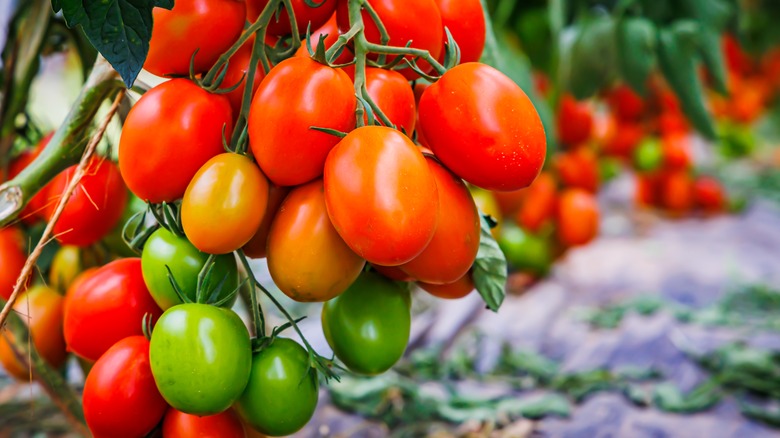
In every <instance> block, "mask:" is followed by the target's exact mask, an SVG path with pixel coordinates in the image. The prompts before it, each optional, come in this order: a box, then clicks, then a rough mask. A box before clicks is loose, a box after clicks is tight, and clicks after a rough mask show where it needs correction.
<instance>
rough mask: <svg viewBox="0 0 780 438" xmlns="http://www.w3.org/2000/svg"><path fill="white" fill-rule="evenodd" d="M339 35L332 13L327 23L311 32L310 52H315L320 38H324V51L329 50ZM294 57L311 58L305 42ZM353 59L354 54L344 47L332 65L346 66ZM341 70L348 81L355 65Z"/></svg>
mask: <svg viewBox="0 0 780 438" xmlns="http://www.w3.org/2000/svg"><path fill="white" fill-rule="evenodd" d="M339 35H341V32H340V31H339V25H338V23H337V21H336V14H335V13H334V14H333V15H331V17H330V18H329V19H328V21H326V22H325V24H323V25H322V26H320V27H319V28H317V29H315V30H312V31H311V48H312V50H316V48H317V44H319V42H320V38H322V37H325V40H324V41H323V43H324V44H325V49H330V48H331V47H333V45H334V44H335V43H336V41H338V39H339ZM295 56H301V57H311V56H310V54H309V48H308V46H307V45H306V40H303V42H302V43H301V47H300V48H299V49H298V51H296V52H295ZM354 57H355V55H354V53H352V51H351V50H350V49H349V47H345V48H344V50H343V51H342V52H341V54H340V55H339V56H338V57H337V58H336V59H334V60H333V64H335V65H339V64H347V63H349V62H350V61H351V60H352V59H353V58H354ZM341 69H342V70H344V72H345V73H346V74H347V76H349V78H350V79H354V78H355V65H354V64H352V65H348V66H346V67H342V68H341Z"/></svg>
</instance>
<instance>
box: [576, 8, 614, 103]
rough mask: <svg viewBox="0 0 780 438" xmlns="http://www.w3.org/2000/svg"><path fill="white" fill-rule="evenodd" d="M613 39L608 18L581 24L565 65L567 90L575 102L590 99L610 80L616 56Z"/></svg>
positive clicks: (585, 21) (610, 20)
mask: <svg viewBox="0 0 780 438" xmlns="http://www.w3.org/2000/svg"><path fill="white" fill-rule="evenodd" d="M614 35H615V21H614V20H613V19H612V18H611V17H609V16H599V17H593V18H590V19H587V20H584V21H582V22H581V24H580V27H579V30H578V32H577V37H576V40H575V41H574V44H573V45H572V46H571V50H570V51H569V52H568V55H569V56H570V60H569V61H568V63H565V65H568V66H569V69H570V71H569V75H568V86H567V89H568V90H569V91H571V93H572V94H573V95H574V97H576V98H577V99H578V100H582V99H586V98H589V97H591V96H593V95H594V94H596V93H597V92H598V91H599V90H600V89H602V88H603V87H604V86H605V85H606V84H607V83H608V82H609V81H610V80H611V79H612V76H613V73H614V71H615V64H616V53H617V48H616V45H615V38H614Z"/></svg>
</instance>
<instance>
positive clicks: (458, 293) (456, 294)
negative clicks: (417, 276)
mask: <svg viewBox="0 0 780 438" xmlns="http://www.w3.org/2000/svg"><path fill="white" fill-rule="evenodd" d="M417 285H418V286H420V287H421V288H422V289H423V290H424V291H426V292H428V293H429V294H431V295H433V296H435V297H438V298H444V299H449V300H452V299H457V298H463V297H465V296H466V295H468V294H470V293H471V291H473V290H474V281H473V280H472V279H471V273H467V274H466V275H464V276H463V277H461V278H459V279H458V280H457V281H455V282H454V283H450V284H430V283H417Z"/></svg>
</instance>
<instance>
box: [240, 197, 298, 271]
mask: <svg viewBox="0 0 780 438" xmlns="http://www.w3.org/2000/svg"><path fill="white" fill-rule="evenodd" d="M288 193H290V189H289V188H286V187H279V186H274V185H272V186H270V189H269V191H268V203H267V205H266V207H265V214H264V215H263V221H262V222H261V223H260V227H259V228H258V229H257V231H256V232H255V235H254V236H252V238H251V239H249V242H247V243H246V245H244V248H243V250H244V254H246V256H247V257H251V258H253V259H262V258H264V257H265V256H266V245H267V243H268V233H269V232H270V231H271V223H272V222H273V220H274V218H275V217H276V213H277V212H278V211H279V207H281V206H282V202H283V201H284V198H286V197H287V194H288Z"/></svg>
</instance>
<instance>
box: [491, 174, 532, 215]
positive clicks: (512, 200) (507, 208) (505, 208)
mask: <svg viewBox="0 0 780 438" xmlns="http://www.w3.org/2000/svg"><path fill="white" fill-rule="evenodd" d="M540 176H541V175H540ZM537 179H538V177H537ZM526 193H528V191H527V190H526V189H520V190H513V191H511V192H493V198H495V199H496V203H497V204H498V208H499V209H500V210H501V216H506V217H509V216H512V215H513V214H515V213H517V210H519V209H520V207H521V206H522V205H523V202H524V201H525V194H526Z"/></svg>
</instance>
